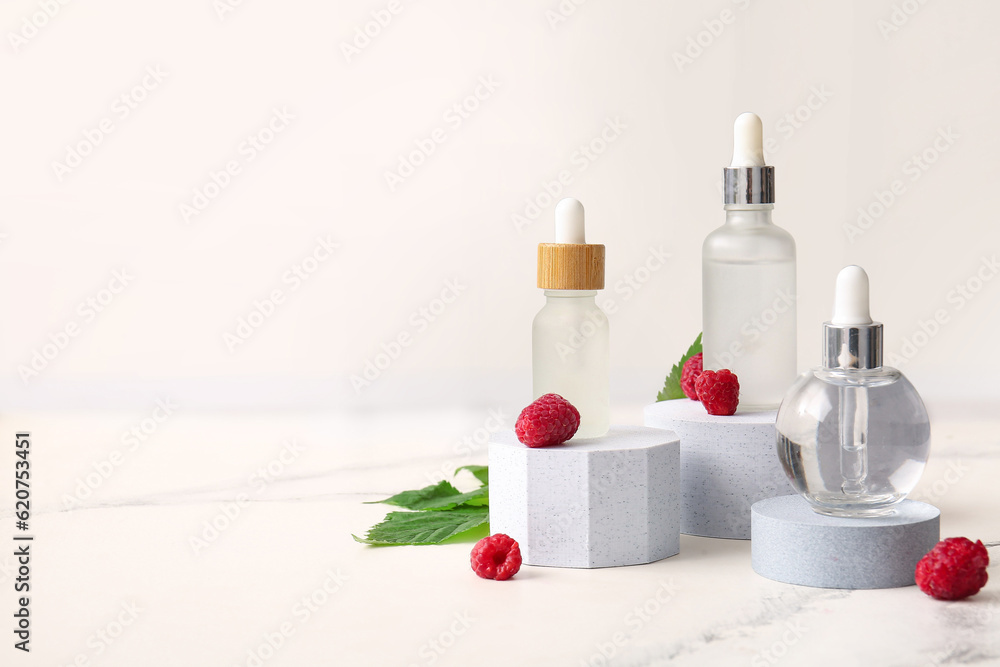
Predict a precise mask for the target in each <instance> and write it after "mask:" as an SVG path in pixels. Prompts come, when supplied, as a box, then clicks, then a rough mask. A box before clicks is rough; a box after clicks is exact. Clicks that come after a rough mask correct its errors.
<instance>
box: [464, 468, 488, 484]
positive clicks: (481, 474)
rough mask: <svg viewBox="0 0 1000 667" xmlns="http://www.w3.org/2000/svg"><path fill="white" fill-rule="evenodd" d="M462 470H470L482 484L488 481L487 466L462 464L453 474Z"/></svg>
mask: <svg viewBox="0 0 1000 667" xmlns="http://www.w3.org/2000/svg"><path fill="white" fill-rule="evenodd" d="M463 470H468V471H469V472H471V473H472V474H473V475H475V477H476V479H478V480H479V481H480V482H482V483H483V484H489V483H490V470H489V467H488V466H462V467H461V468H459V469H457V470H456V471H455V475H458V473H460V472H462V471H463Z"/></svg>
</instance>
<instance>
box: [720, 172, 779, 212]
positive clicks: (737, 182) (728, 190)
mask: <svg viewBox="0 0 1000 667" xmlns="http://www.w3.org/2000/svg"><path fill="white" fill-rule="evenodd" d="M722 203H723V204H773V203H774V167H772V166H770V165H768V166H764V167H723V168H722Z"/></svg>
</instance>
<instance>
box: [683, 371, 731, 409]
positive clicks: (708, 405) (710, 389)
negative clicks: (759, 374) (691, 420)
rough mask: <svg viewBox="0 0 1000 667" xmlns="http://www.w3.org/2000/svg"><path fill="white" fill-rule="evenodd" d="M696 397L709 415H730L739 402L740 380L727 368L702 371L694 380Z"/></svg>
mask: <svg viewBox="0 0 1000 667" xmlns="http://www.w3.org/2000/svg"><path fill="white" fill-rule="evenodd" d="M694 387H695V390H697V392H698V399H699V400H700V401H701V403H702V405H704V406H705V409H706V410H708V414H710V415H731V414H735V413H736V407H737V406H738V405H739V404H740V380H739V378H738V377H736V374H735V373H733V372H732V371H730V370H729V369H727V368H723V369H722V370H719V371H702V372H701V375H699V376H698V379H697V380H695V382H694Z"/></svg>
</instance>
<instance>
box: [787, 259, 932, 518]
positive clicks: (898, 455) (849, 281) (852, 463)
mask: <svg viewBox="0 0 1000 667" xmlns="http://www.w3.org/2000/svg"><path fill="white" fill-rule="evenodd" d="M834 302H835V305H834V311H833V318H832V319H831V321H829V322H826V323H824V324H823V343H824V345H823V366H822V367H821V368H817V369H813V370H811V371H806V372H805V373H803V374H802V375H801V376H799V379H798V380H796V382H795V384H793V385H792V387H791V388H790V389H789V390H788V393H787V394H786V395H785V398H784V400H783V401H782V402H781V407H779V408H778V416H777V421H776V423H775V429H776V431H777V445H778V458H779V459H780V460H781V465H782V467H783V468H784V470H785V474H786V475H787V476H788V479H789V480H790V481H791V483H792V486H794V487H795V490H796V491H798V492H799V493H800V494H802V496H803V497H804V498H805V499H806V500H807V501H808V502H809V503H810V504H811V505H812V508H813V510H814V511H816V512H819V513H820V514H829V515H831V516H842V517H851V518H863V517H871V516H882V515H885V514H889V513H891V512H892V511H893V506H894V505H896V504H897V503H899V502H901V501H902V500H903V499H904V498H906V496H907V494H909V493H910V491H912V490H913V488H914V487H915V486H916V485H917V482H918V481H920V475H921V474H922V473H923V471H924V465H925V464H926V463H927V456H928V454H929V452H930V444H931V427H930V421H929V420H928V418H927V410H926V409H925V408H924V403H923V401H922V400H920V395H919V394H918V393H917V390H916V389H914V388H913V385H912V384H910V381H909V380H907V379H906V377H905V376H904V375H903V374H902V373H900V372H899V371H898V370H896V369H895V368H891V367H889V366H883V365H882V324H880V323H879V322H875V321H873V320H872V319H871V315H870V314H869V310H868V274H867V273H865V271H864V269H862V268H861V267H860V266H848V267H845V268H844V269H843V270H842V271H841V272H840V274H839V275H838V276H837V289H836V292H835V298H834Z"/></svg>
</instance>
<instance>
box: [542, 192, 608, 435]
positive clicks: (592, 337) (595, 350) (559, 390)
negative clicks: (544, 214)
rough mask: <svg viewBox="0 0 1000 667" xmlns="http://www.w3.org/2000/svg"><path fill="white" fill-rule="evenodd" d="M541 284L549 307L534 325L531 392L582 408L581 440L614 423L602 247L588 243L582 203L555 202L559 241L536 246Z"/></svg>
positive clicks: (602, 430) (603, 430) (601, 432)
mask: <svg viewBox="0 0 1000 667" xmlns="http://www.w3.org/2000/svg"><path fill="white" fill-rule="evenodd" d="M538 286H539V287H541V288H542V289H544V290H545V306H544V307H543V308H542V309H541V310H540V311H539V312H538V315H536V316H535V320H534V322H533V323H532V327H531V348H532V349H531V370H532V393H533V394H534V397H535V398H538V397H539V396H542V395H543V394H559V395H560V396H562V397H563V398H565V399H566V400H567V401H569V402H570V403H572V404H573V405H574V406H575V407H576V409H577V410H579V411H580V428H579V429H578V430H577V432H576V436H575V437H577V438H596V437H599V436H602V435H604V434H605V433H607V432H608V428H609V427H610V425H611V400H610V399H611V396H610V381H609V374H610V346H609V335H608V318H607V316H606V315H605V314H604V311H602V310H601V308H600V307H599V306H598V305H597V302H596V300H595V297H596V296H597V290H600V289H603V288H604V246H603V245H598V244H589V243H586V242H585V236H584V219H583V205H582V204H581V203H580V202H578V201H577V200H575V199H563V200H562V201H561V202H559V204H558V205H557V206H556V243H541V244H539V246H538Z"/></svg>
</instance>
